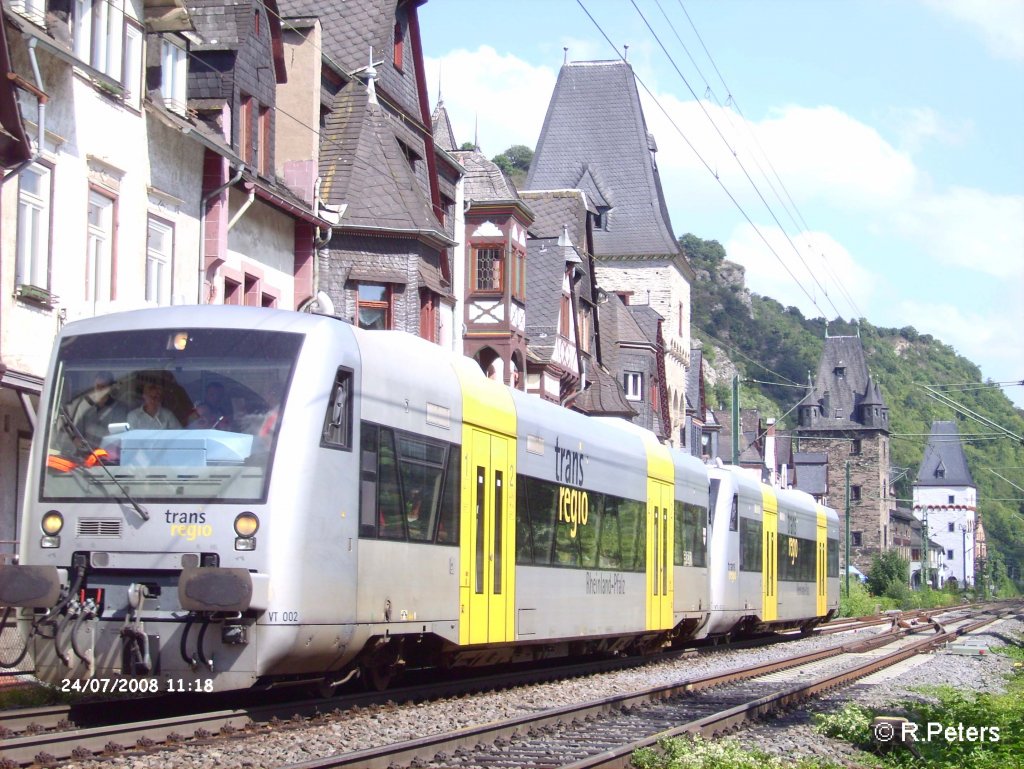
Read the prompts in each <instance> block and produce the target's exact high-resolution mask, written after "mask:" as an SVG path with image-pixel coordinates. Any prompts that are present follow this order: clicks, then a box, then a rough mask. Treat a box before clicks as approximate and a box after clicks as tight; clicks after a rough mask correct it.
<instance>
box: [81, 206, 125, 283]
mask: <svg viewBox="0 0 1024 769" xmlns="http://www.w3.org/2000/svg"><path fill="white" fill-rule="evenodd" d="M88 222H89V224H88V228H87V235H86V251H85V260H86V264H85V270H86V273H85V299H86V301H88V302H109V301H110V300H111V299H115V298H116V292H115V290H114V284H115V282H116V277H117V276H116V275H115V272H114V200H113V198H110V197H108V196H107V195H105V194H104V193H102V192H100V191H98V190H92V191H90V192H89V216H88Z"/></svg>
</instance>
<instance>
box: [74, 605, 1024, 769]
mask: <svg viewBox="0 0 1024 769" xmlns="http://www.w3.org/2000/svg"><path fill="white" fill-rule="evenodd" d="M881 629H882V628H874V629H866V630H861V631H856V632H850V633H842V634H838V635H835V636H823V637H810V638H801V639H798V640H794V641H791V642H788V643H784V644H778V645H774V646H767V647H759V648H754V649H746V650H717V651H710V652H707V653H702V654H700V655H699V656H697V657H690V658H685V659H681V660H676V661H673V662H664V663H657V664H651V665H647V666H644V667H642V668H636V669H632V670H625V671H619V672H614V673H606V674H601V675H596V676H589V677H586V678H580V679H574V680H570V681H561V682H558V683H548V684H537V685H530V686H521V687H517V688H515V689H510V690H507V691H503V692H498V693H491V694H480V695H472V696H466V697H461V698H457V699H446V700H440V701H436V702H431V703H419V704H414V703H405V704H396V703H389V704H388V705H384V706H379V707H371V708H362V709H356V710H352V711H345V712H343V713H337V714H335V715H333V716H331V717H330V718H328V719H324V720H321V721H320V722H316V723H313V722H304V723H303V724H302V725H300V726H294V725H292V724H288V725H283V724H282V725H281V726H279V727H278V728H276V729H274V730H273V731H261V732H260V733H258V734H256V735H245V734H243V735H240V736H236V737H232V738H225V739H214V740H211V741H208V742H207V743H206V744H190V745H182V746H179V747H174V748H167V749H162V750H159V751H156V752H152V753H148V754H140V753H134V754H125V755H123V756H119V757H104V758H103V759H102V760H100V759H95V760H87V761H75V762H69V763H67V764H63V766H66V767H73V768H75V769H78V768H79V767H81V768H82V769H99V767H103V769H109V767H121V766H124V767H140V768H142V769H149V767H152V768H153V769H157V767H161V768H164V767H166V768H167V769H175V768H176V767H181V768H182V769H185V768H189V769H191V767H194V766H210V767H223V768H225V769H235V768H238V769H258V768H259V767H278V766H280V765H281V764H287V763H297V762H300V761H307V760H310V759H314V758H319V757H324V756H328V755H332V754H336V753H341V752H347V751H351V750H357V749H362V748H369V747H375V746H379V745H385V744H388V743H393V742H399V741H403V740H408V739H414V738H417V737H422V736H424V735H426V734H434V733H440V732H445V731H451V730H454V729H458V728H462V727H466V726H472V725H479V724H484V723H488V722H491V721H495V720H498V719H504V718H508V717H513V716H518V715H524V714H528V713H533V712H537V711H542V710H546V709H549V708H556V707H561V706H564V705H569V704H575V703H582V702H587V701H590V700H594V699H598V698H602V697H608V696H612V695H615V694H625V693H628V692H632V691H635V690H637V689H640V688H645V687H648V686H657V685H659V684H670V683H676V682H679V681H682V680H687V679H693V678H698V677H701V676H705V675H710V674H712V673H715V672H722V671H726V670H732V669H736V668H740V667H747V666H751V665H756V664H760V663H763V662H768V661H771V660H776V659H780V658H783V657H788V656H791V655H794V654H797V653H801V652H809V651H814V650H816V649H822V648H827V647H831V646H837V645H841V644H845V643H849V642H850V641H852V640H859V639H861V638H868V637H871V636H873V635H875V634H877V633H878V632H880V631H881ZM1022 629H1024V625H1022V623H1020V622H1015V623H1004V624H1003V625H1002V626H1000V628H999V630H998V631H997V632H999V633H1002V634H1005V633H1014V632H1016V633H1019V632H1021V631H1022ZM993 642H994V643H999V642H1001V641H996V640H994V641H993ZM1007 662H1008V660H1006V659H1005V658H1003V657H1000V656H997V655H990V656H986V657H980V658H975V657H960V656H952V655H946V654H940V655H935V658H934V661H933V663H929V664H927V665H922V666H920V667H918V668H915V669H914V670H912V671H910V673H909V674H908V676H906V681H904V680H903V678H904V677H900V678H896V679H893V680H892V681H888V682H886V683H885V685H882V686H878V687H848V688H846V689H844V690H842V691H840V692H838V693H835V694H832V695H830V696H829V697H828V698H827V699H824V700H818V701H817V703H815V704H813V705H812V706H811V707H813V708H814V709H816V710H822V711H828V710H832V709H836V708H838V707H840V706H841V705H842V703H844V702H846V701H848V700H850V699H854V698H856V699H857V701H861V700H862V699H863V701H864V702H865V703H868V702H869V701H870V702H879V701H886V700H888V699H895V698H899V697H900V696H903V695H904V694H905V693H906V692H907V691H908V687H911V686H918V685H920V684H923V683H945V682H949V683H956V684H957V685H960V686H964V687H966V688H978V689H986V690H993V689H994V688H996V687H998V686H1000V685H1001V683H1002V674H1003V673H1004V672H1005V671H1006V670H1008V669H1009V665H1008V664H1006V663H1007ZM871 698H874V699H871ZM738 737H739V739H741V741H742V742H744V744H747V745H749V746H751V747H754V746H756V747H758V748H761V749H763V750H768V751H769V752H772V753H777V754H779V755H785V756H790V757H792V756H798V755H817V756H828V757H831V758H836V757H841V756H844V755H845V756H847V757H848V762H849V763H850V765H855V764H856V756H855V754H853V753H852V752H851V751H850V749H849V748H848V746H845V744H842V743H834V742H833V741H831V740H828V739H827V738H825V737H824V736H822V735H820V734H818V733H816V732H814V731H813V729H812V727H811V718H810V709H808V710H801V711H793V712H791V713H789V714H788V715H786V716H784V717H782V718H780V719H776V720H774V721H771V722H769V723H768V724H765V725H759V726H756V727H753V728H750V729H747V730H745V731H743V732H740V733H739V735H738Z"/></svg>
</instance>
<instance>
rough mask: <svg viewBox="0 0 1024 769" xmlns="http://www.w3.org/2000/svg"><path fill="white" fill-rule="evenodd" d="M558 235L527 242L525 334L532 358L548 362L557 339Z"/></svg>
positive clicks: (561, 260) (561, 257) (560, 260)
mask: <svg viewBox="0 0 1024 769" xmlns="http://www.w3.org/2000/svg"><path fill="white" fill-rule="evenodd" d="M557 240H558V239H557V238H531V239H530V240H528V241H527V242H526V274H527V275H528V276H529V280H527V281H526V308H527V309H526V336H527V338H528V339H529V340H530V342H529V350H530V352H531V353H532V355H533V356H534V360H536V361H537V362H539V363H549V362H550V361H551V358H552V356H553V355H554V352H555V342H556V340H557V339H558V312H559V310H560V308H561V296H562V276H563V275H564V274H565V257H564V255H563V253H562V250H561V249H560V248H559V247H558V245H557Z"/></svg>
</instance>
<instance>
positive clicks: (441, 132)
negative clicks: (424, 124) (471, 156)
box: [430, 99, 459, 152]
mask: <svg viewBox="0 0 1024 769" xmlns="http://www.w3.org/2000/svg"><path fill="white" fill-rule="evenodd" d="M430 124H431V125H430V128H431V131H432V132H433V134H434V146H435V147H439V148H440V149H443V150H444V151H445V152H453V151H454V150H457V149H458V148H459V145H457V144H456V143H455V132H454V131H453V130H452V121H451V119H450V118H449V117H448V110H446V109H445V107H444V99H439V100H438V102H437V106H436V107H434V114H433V115H431V116H430Z"/></svg>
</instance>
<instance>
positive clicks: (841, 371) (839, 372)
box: [832, 366, 846, 379]
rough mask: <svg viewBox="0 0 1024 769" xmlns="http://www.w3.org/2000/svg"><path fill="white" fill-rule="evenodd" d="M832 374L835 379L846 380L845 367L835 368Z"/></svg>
mask: <svg viewBox="0 0 1024 769" xmlns="http://www.w3.org/2000/svg"><path fill="white" fill-rule="evenodd" d="M832 373H833V374H835V375H836V379H846V366H836V367H835V368H834V369H832Z"/></svg>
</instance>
